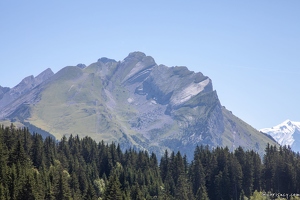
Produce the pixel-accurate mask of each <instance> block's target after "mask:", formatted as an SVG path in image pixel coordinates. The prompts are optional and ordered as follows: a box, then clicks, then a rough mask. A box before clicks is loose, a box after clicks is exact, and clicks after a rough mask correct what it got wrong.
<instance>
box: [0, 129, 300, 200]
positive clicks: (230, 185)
mask: <svg viewBox="0 0 300 200" xmlns="http://www.w3.org/2000/svg"><path fill="white" fill-rule="evenodd" d="M255 190H257V191H268V192H270V193H269V194H265V195H262V194H263V193H258V192H255V193H254V196H255V197H254V196H251V195H253V192H254V191H255ZM299 193H300V155H299V154H295V153H294V152H292V151H291V150H290V149H289V148H287V147H280V148H277V147H275V146H268V147H267V148H266V154H265V156H264V158H263V161H262V160H261V158H260V156H259V155H258V154H257V153H256V152H254V151H244V150H243V149H242V148H237V149H236V150H235V151H234V152H230V151H229V149H228V148H222V147H220V148H215V149H213V150H210V149H208V147H203V146H201V147H197V148H196V149H195V151H194V159H193V160H192V161H191V162H190V163H189V162H188V160H187V157H186V156H185V155H182V154H181V153H180V152H167V151H166V152H165V154H164V156H163V157H162V158H161V160H160V161H158V160H157V157H156V155H155V154H154V153H149V152H147V151H135V150H133V149H128V150H126V151H125V152H122V151H121V149H120V146H119V145H117V144H115V143H112V144H105V143H104V142H100V143H96V142H95V141H94V140H92V139H91V138H89V137H85V138H79V137H78V136H72V135H71V136H70V137H69V138H66V137H63V138H62V139H61V141H60V142H57V141H55V140H54V139H53V138H51V137H47V138H46V139H45V140H43V138H42V136H41V135H39V134H36V133H34V134H30V133H29V131H28V129H27V128H23V129H16V128H14V126H13V125H11V126H10V127H3V126H2V127H0V199H180V200H182V199H211V200H220V199H224V200H227V199H243V198H244V197H247V198H251V199H269V198H272V196H273V197H274V198H276V195H274V194H288V195H289V197H290V196H291V195H293V197H292V199H297V198H298V197H294V196H297V194H299ZM258 196H259V197H258Z"/></svg>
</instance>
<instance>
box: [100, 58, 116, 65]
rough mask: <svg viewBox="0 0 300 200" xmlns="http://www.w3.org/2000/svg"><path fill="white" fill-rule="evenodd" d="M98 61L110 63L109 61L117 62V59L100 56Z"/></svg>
mask: <svg viewBox="0 0 300 200" xmlns="http://www.w3.org/2000/svg"><path fill="white" fill-rule="evenodd" d="M98 62H102V63H104V64H105V63H108V62H117V61H116V60H114V59H110V58H106V57H102V58H99V59H98Z"/></svg>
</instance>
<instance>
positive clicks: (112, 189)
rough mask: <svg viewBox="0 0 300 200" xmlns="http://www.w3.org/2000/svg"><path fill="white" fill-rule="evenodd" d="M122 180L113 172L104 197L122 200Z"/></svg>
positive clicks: (108, 199)
mask: <svg viewBox="0 0 300 200" xmlns="http://www.w3.org/2000/svg"><path fill="white" fill-rule="evenodd" d="M120 185H121V184H120V181H119V178H118V176H117V173H115V172H114V173H113V174H111V175H110V178H109V182H108V185H107V187H106V189H105V195H104V199H106V200H110V199H111V200H121V199H122V191H121V188H120Z"/></svg>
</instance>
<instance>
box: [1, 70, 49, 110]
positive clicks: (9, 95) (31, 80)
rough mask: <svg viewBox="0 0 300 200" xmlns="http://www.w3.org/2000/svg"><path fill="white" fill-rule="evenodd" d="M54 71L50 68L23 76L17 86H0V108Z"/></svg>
mask: <svg viewBox="0 0 300 200" xmlns="http://www.w3.org/2000/svg"><path fill="white" fill-rule="evenodd" d="M53 74H54V73H53V72H52V70H51V69H49V68H48V69H46V70H45V71H43V72H42V73H40V74H39V75H38V76H36V77H34V76H28V77H26V78H24V79H23V80H22V81H21V82H20V83H19V84H18V85H17V86H15V87H13V88H12V89H10V88H8V87H4V88H3V87H1V86H0V109H2V108H4V107H5V106H7V105H9V104H10V103H12V102H13V101H14V100H16V99H18V98H19V97H21V96H22V95H24V94H26V93H27V92H28V91H30V90H32V89H33V88H34V87H36V86H37V85H39V84H41V83H42V82H44V81H45V80H47V79H48V78H50V77H51V76H52V75H53Z"/></svg>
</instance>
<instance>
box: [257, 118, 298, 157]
mask: <svg viewBox="0 0 300 200" xmlns="http://www.w3.org/2000/svg"><path fill="white" fill-rule="evenodd" d="M260 131H261V132H264V133H267V134H269V135H271V136H272V137H273V138H274V139H275V140H276V141H277V142H278V143H279V144H280V145H289V146H291V148H292V150H293V151H299V152H300V122H294V121H290V120H286V121H284V122H283V123H281V124H279V125H277V126H274V127H272V128H264V129H261V130H260Z"/></svg>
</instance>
